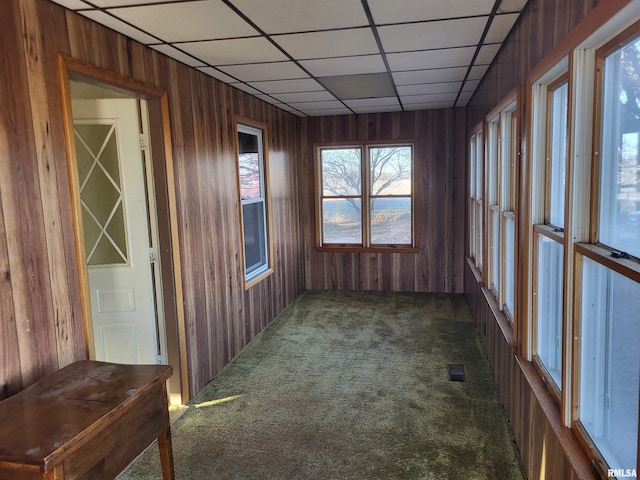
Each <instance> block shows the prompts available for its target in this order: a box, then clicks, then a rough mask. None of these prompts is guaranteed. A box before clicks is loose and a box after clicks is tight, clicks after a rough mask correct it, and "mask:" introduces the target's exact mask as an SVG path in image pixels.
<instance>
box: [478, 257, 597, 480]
mask: <svg viewBox="0 0 640 480" xmlns="http://www.w3.org/2000/svg"><path fill="white" fill-rule="evenodd" d="M465 290H466V295H467V300H468V301H469V304H470V306H471V310H472V312H473V317H474V320H475V322H476V327H477V328H478V331H479V333H480V336H481V338H482V343H483V347H484V350H485V353H486V356H487V359H488V361H489V364H490V366H491V370H492V372H493V376H494V379H495V381H496V385H497V387H498V394H499V396H500V400H501V401H502V402H503V404H504V407H505V411H506V414H507V416H508V418H509V421H510V423H511V427H512V428H513V433H514V436H515V440H516V443H517V445H518V449H519V451H520V455H521V457H522V462H523V465H524V468H525V472H526V474H527V477H528V478H554V479H555V478H558V479H560V478H561V479H566V480H577V479H583V480H595V479H596V478H598V477H597V475H596V472H595V470H594V469H593V468H592V467H591V465H590V463H589V460H588V458H587V457H586V455H585V454H584V452H583V451H582V450H581V447H580V445H579V443H578V441H577V440H576V438H575V436H574V435H573V433H572V432H571V430H570V429H568V428H567V427H565V426H563V425H562V422H561V420H560V411H559V409H558V408H557V406H556V404H555V403H554V400H553V397H552V396H551V394H550V393H549V391H548V390H547V389H546V387H545V386H544V384H543V383H542V380H541V378H540V377H539V375H538V374H537V372H536V371H535V368H534V367H533V365H532V364H530V363H529V362H526V361H525V360H522V359H521V358H520V357H519V356H517V355H516V353H515V349H514V348H513V346H510V345H508V343H507V341H506V340H505V337H504V334H503V332H502V330H501V329H500V327H499V326H498V322H497V321H496V318H495V316H494V314H493V311H492V309H491V307H490V306H489V302H488V301H487V298H486V296H487V295H491V293H489V292H488V291H487V290H486V289H484V288H482V287H481V286H480V285H479V284H478V282H477V279H476V277H475V275H474V274H473V271H472V268H471V266H470V265H469V264H468V263H467V264H466V265H465Z"/></svg>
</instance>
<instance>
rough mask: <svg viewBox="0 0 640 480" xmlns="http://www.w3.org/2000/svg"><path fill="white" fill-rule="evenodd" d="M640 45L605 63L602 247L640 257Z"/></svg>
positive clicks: (630, 45) (630, 46) (620, 51)
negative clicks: (606, 246) (639, 78)
mask: <svg viewBox="0 0 640 480" xmlns="http://www.w3.org/2000/svg"><path fill="white" fill-rule="evenodd" d="M638 75H640V40H634V41H632V42H630V43H628V44H627V45H626V46H624V47H623V48H620V49H618V50H617V51H615V52H613V53H611V54H610V55H608V56H607V57H606V58H605V59H604V76H603V98H602V120H601V122H602V125H603V126H606V128H602V129H601V130H602V138H601V159H600V165H601V168H600V202H599V206H598V225H599V228H598V233H599V240H600V242H601V243H603V244H605V245H608V246H609V247H612V248H615V249H617V250H622V251H625V252H628V253H630V254H631V255H634V256H636V257H640V81H639V80H638Z"/></svg>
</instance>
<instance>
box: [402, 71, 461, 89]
mask: <svg viewBox="0 0 640 480" xmlns="http://www.w3.org/2000/svg"><path fill="white" fill-rule="evenodd" d="M466 74H467V67H456V68H436V69H431V70H413V71H407V72H395V73H393V74H392V75H393V79H394V81H395V82H396V85H413V84H416V83H438V82H461V81H462V80H464V76H465V75H466Z"/></svg>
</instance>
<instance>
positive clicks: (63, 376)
mask: <svg viewBox="0 0 640 480" xmlns="http://www.w3.org/2000/svg"><path fill="white" fill-rule="evenodd" d="M172 373H173V369H172V367H170V366H167V365H122V364H113V363H104V362H97V361H93V360H83V361H79V362H76V363H73V364H71V365H68V366H66V367H64V368H62V369H61V370H59V371H57V372H55V373H54V374H52V375H50V376H48V377H45V378H44V379H42V380H40V381H38V382H36V383H35V384H33V385H31V386H30V387H28V388H27V389H25V390H23V391H22V392H20V393H18V394H16V395H14V396H12V397H9V398H7V399H6V400H3V401H1V402H0V462H2V461H8V462H20V463H22V464H32V465H40V466H42V467H44V466H45V465H47V464H49V463H51V462H53V461H55V459H56V458H57V457H58V456H59V455H62V454H64V453H65V452H66V451H68V450H70V449H72V448H74V447H75V446H76V445H77V444H80V443H82V441H83V440H84V439H85V438H88V437H90V436H91V435H92V434H93V433H94V432H95V431H96V430H97V429H99V428H101V427H102V426H103V425H104V422H108V421H109V419H110V417H111V416H112V414H115V413H114V412H116V410H117V409H118V407H120V406H123V405H124V404H126V403H127V400H128V399H129V398H131V397H132V396H134V395H136V394H137V393H142V392H143V391H144V390H145V389H146V388H151V386H152V385H154V384H157V383H158V382H164V381H166V380H167V379H168V378H169V377H170V376H171V374H172Z"/></svg>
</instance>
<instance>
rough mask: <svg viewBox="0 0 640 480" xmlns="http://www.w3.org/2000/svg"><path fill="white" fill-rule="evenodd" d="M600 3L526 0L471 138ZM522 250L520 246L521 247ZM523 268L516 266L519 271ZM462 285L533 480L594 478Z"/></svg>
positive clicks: (469, 285) (480, 95) (532, 376)
mask: <svg viewBox="0 0 640 480" xmlns="http://www.w3.org/2000/svg"><path fill="white" fill-rule="evenodd" d="M603 1H607V0H571V1H553V0H529V3H528V4H527V6H526V8H525V10H524V11H523V14H522V16H521V18H520V19H519V20H518V23H517V24H516V27H515V28H514V30H513V31H512V32H511V33H510V35H509V37H508V39H507V42H506V44H505V45H504V47H503V48H502V49H501V51H500V52H499V53H498V55H497V57H496V59H495V61H494V63H493V64H492V66H491V68H490V69H489V71H488V72H487V75H486V76H485V78H484V79H483V81H482V82H481V84H480V86H479V88H478V90H477V91H476V93H475V95H474V96H473V98H472V99H471V101H470V103H469V105H468V107H467V132H469V131H470V130H471V128H473V127H474V126H475V125H477V124H478V123H479V122H481V121H482V120H483V119H484V118H485V116H486V115H487V114H488V113H489V112H490V111H491V110H492V109H493V108H494V106H496V105H497V104H498V103H499V102H500V101H501V100H503V98H504V97H505V95H507V94H508V92H510V91H511V90H513V89H514V88H515V87H517V86H523V85H524V84H525V82H526V77H527V74H528V72H529V71H530V70H531V69H532V68H533V67H534V66H535V65H536V64H537V63H538V62H539V61H540V60H541V59H543V58H544V56H545V55H546V54H547V53H549V52H550V51H551V50H552V49H553V48H554V47H556V46H557V45H558V44H559V43H560V42H562V40H563V39H565V37H566V36H567V35H568V34H569V33H570V32H571V30H572V29H574V28H575V27H576V26H577V25H578V24H579V23H580V21H581V20H583V19H584V17H585V16H587V14H588V13H589V12H591V11H592V10H593V9H594V8H595V7H596V6H597V5H598V4H599V3H601V2H603ZM527 108H528V106H527V105H524V115H527V111H528V110H527ZM522 118H525V117H524V116H523V117H522ZM523 134H524V135H526V132H523ZM523 141H526V139H523ZM523 161H526V158H525V157H522V158H521V162H523ZM522 170H524V171H526V169H524V168H522V169H521V171H522ZM526 182H527V179H526V178H525V177H521V178H519V179H518V183H519V188H520V192H524V191H526V189H524V186H525V184H526ZM518 229H519V232H521V234H520V239H522V238H524V235H523V233H524V232H525V227H524V225H523V224H522V222H521V223H520V225H519V227H518ZM522 246H523V245H522V241H520V242H519V245H518V248H522ZM521 268H522V266H519V269H520V270H519V271H522V270H521ZM464 282H465V293H466V295H467V299H468V300H469V303H470V304H471V307H472V311H473V315H474V318H475V321H476V325H477V326H478V330H479V331H480V334H481V337H482V340H483V344H484V349H485V352H486V354H487V357H488V360H489V363H490V365H491V368H492V370H493V373H494V377H495V380H496V383H497V387H498V390H499V394H500V397H501V399H502V401H503V403H504V405H505V410H506V413H507V415H508V417H509V420H510V422H511V425H512V427H513V431H514V435H515V440H516V443H517V445H518V447H519V449H520V453H521V456H522V460H523V464H524V467H525V470H526V473H527V475H528V478H536V479H537V478H553V479H556V478H557V479H578V478H580V479H594V478H596V473H595V470H594V469H593V468H592V467H591V465H590V463H589V461H588V460H587V457H586V455H585V454H584V452H583V451H582V450H581V449H580V447H579V445H578V443H577V440H576V439H575V437H574V435H573V433H572V432H571V430H570V429H568V428H566V427H564V426H563V425H562V422H561V419H560V411H559V408H558V406H557V405H556V404H555V403H554V401H553V399H552V397H551V395H550V394H549V392H548V391H547V389H546V387H545V386H544V385H543V383H542V380H541V378H540V376H539V375H538V374H537V373H536V372H535V369H534V367H533V366H532V365H531V364H530V363H529V362H526V361H525V360H523V359H522V358H521V357H520V356H519V355H518V347H514V346H510V345H509V344H508V342H507V341H506V340H505V336H504V334H503V332H502V330H501V329H500V327H499V325H498V323H497V320H496V316H495V314H494V312H493V310H492V309H491V305H490V301H489V300H488V296H490V294H488V295H485V293H486V290H485V289H483V288H482V285H481V284H480V283H479V282H478V280H477V279H476V276H475V274H474V272H473V270H472V269H471V267H470V266H469V265H468V264H467V265H466V266H465V280H464Z"/></svg>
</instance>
